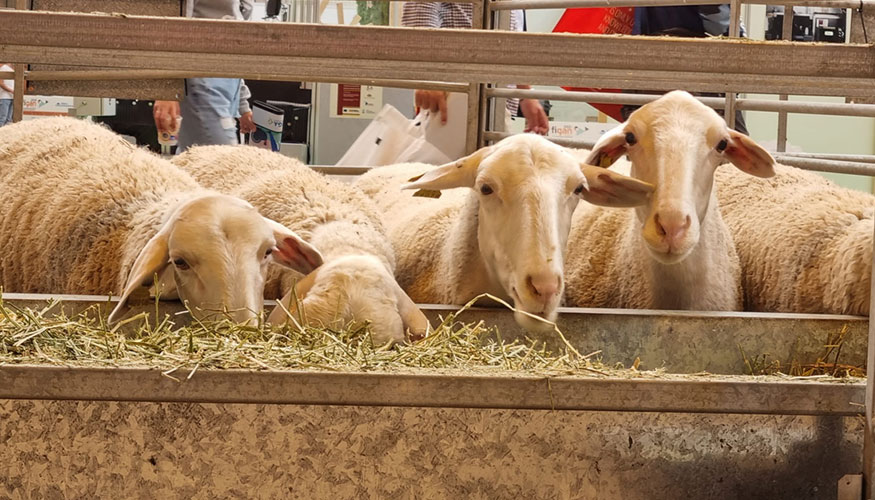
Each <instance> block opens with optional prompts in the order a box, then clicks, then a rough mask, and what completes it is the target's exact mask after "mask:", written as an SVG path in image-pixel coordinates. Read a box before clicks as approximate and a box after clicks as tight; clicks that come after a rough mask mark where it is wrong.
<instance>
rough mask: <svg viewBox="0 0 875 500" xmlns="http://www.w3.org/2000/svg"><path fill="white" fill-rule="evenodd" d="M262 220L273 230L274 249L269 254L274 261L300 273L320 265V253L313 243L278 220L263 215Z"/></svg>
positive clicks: (310, 271)
mask: <svg viewBox="0 0 875 500" xmlns="http://www.w3.org/2000/svg"><path fill="white" fill-rule="evenodd" d="M264 221H265V222H266V223H267V225H268V226H270V228H271V230H273V237H274V239H276V250H274V252H273V253H272V254H271V259H272V260H273V262H274V263H276V264H279V265H281V266H284V267H288V268H289V269H294V270H295V271H298V272H299V273H301V274H310V273H312V272H313V270H314V269H316V268H317V267H319V266H321V265H322V262H323V260H322V254H321V253H319V250H316V248H315V247H314V246H313V245H311V244H309V243H307V242H306V241H304V240H303V239H302V238H301V237H300V236H298V235H297V234H295V232H294V231H292V230H291V229H289V228H287V227H286V226H284V225H282V224H280V223H279V222H276V221H274V220H271V219H268V218H267V217H264Z"/></svg>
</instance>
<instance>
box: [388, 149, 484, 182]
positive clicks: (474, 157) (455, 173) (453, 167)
mask: <svg viewBox="0 0 875 500" xmlns="http://www.w3.org/2000/svg"><path fill="white" fill-rule="evenodd" d="M493 151H495V146H486V147H485V148H480V149H478V150H477V151H474V152H473V153H471V154H470V155H468V156H466V157H464V158H459V159H458V160H456V161H454V162H452V163H447V164H445V165H441V166H439V167H435V168H433V169H431V170H429V171H428V172H426V173H424V174H422V175H420V176H418V177H414V178H412V179H410V181H409V182H408V183H407V184H404V185H403V186H401V189H425V190H441V189H452V188H458V187H474V181H475V180H476V179H477V169H478V168H479V167H480V162H482V161H483V160H485V159H486V158H487V157H488V156H489V155H491V154H492V152H493Z"/></svg>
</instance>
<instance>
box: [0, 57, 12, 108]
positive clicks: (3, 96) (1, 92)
mask: <svg viewBox="0 0 875 500" xmlns="http://www.w3.org/2000/svg"><path fill="white" fill-rule="evenodd" d="M0 71H12V66H10V65H8V64H4V65H3V66H0ZM3 84H4V85H6V86H7V87H9V88H10V89H14V88H15V80H3ZM0 99H12V92H6V91H5V90H3V89H0Z"/></svg>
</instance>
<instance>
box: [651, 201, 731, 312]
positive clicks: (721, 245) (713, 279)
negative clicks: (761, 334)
mask: <svg viewBox="0 0 875 500" xmlns="http://www.w3.org/2000/svg"><path fill="white" fill-rule="evenodd" d="M699 231H700V232H699V242H698V244H696V246H695V247H694V248H693V250H692V251H691V252H690V254H689V255H688V256H687V257H686V258H685V259H684V260H682V261H680V262H678V263H675V264H663V263H661V262H659V261H657V260H656V259H654V258H652V256H650V255H649V252H648V250H647V249H646V248H645V245H646V244H645V243H644V240H643V238H642V237H641V230H640V227H636V228H635V235H634V236H635V239H636V240H637V241H638V245H636V246H635V247H637V248H638V252H639V253H638V255H639V256H647V257H648V258H646V259H643V262H644V270H643V271H644V275H645V277H646V280H647V282H648V285H649V289H650V301H651V305H652V307H653V308H655V309H682V310H732V309H737V308H738V306H739V300H740V298H739V295H738V289H737V286H736V284H735V283H734V276H735V275H736V270H737V268H738V263H737V262H738V260H737V257H736V254H735V246H734V245H733V244H732V239H731V237H730V236H729V232H728V228H727V226H726V224H725V222H724V221H723V217H722V216H721V215H720V207H719V204H718V202H717V198H716V196H715V195H714V193H712V194H711V200H710V202H709V205H708V210H707V212H706V213H705V217H704V219H703V220H702V222H701V223H700V228H699Z"/></svg>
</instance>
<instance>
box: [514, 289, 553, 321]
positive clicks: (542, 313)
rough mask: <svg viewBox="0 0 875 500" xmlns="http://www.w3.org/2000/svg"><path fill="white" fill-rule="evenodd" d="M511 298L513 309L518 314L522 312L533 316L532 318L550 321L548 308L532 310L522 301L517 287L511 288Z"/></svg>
mask: <svg viewBox="0 0 875 500" xmlns="http://www.w3.org/2000/svg"><path fill="white" fill-rule="evenodd" d="M510 298H511V299H513V307H514V309H516V310H517V311H518V312H522V313H525V314H531V315H532V316H537V317H539V318H542V319H545V320H547V321H550V312H549V311H548V310H547V309H546V308H543V307H542V308H541V309H540V310H537V311H535V310H531V309H529V308H527V307H525V306H524V305H523V301H522V300H520V296H519V294H518V293H517V291H516V287H511V289H510Z"/></svg>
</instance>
